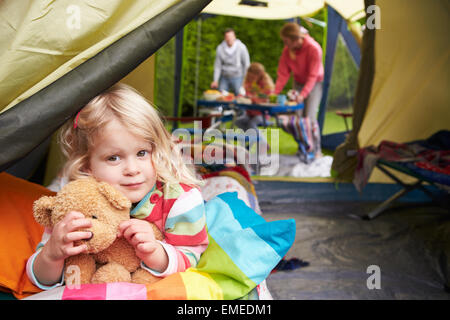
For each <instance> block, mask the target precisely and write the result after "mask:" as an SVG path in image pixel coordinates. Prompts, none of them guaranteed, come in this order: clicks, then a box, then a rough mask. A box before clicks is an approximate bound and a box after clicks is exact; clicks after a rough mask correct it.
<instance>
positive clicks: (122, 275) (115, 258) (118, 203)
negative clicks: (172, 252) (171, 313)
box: [33, 177, 163, 284]
mask: <svg viewBox="0 0 450 320" xmlns="http://www.w3.org/2000/svg"><path fill="white" fill-rule="evenodd" d="M130 207H131V202H130V201H129V200H128V199H127V198H126V197H125V196H124V195H123V194H122V193H120V192H119V191H118V190H116V189H115V188H114V187H112V186H111V185H109V184H108V183H106V182H98V181H96V180H95V179H94V178H92V177H86V178H80V179H77V180H74V181H71V182H69V183H68V184H66V185H65V186H64V187H63V188H62V189H61V190H60V191H59V192H58V193H57V194H56V195H55V196H43V197H41V198H39V199H38V200H36V201H35V202H34V204H33V214H34V218H35V220H36V221H37V222H38V223H39V224H41V225H43V226H45V227H48V228H52V227H53V226H54V225H55V224H56V223H58V222H59V221H60V220H62V219H63V218H64V216H65V215H66V214H67V213H69V212H70V211H79V212H81V213H83V214H84V215H85V216H86V218H89V219H91V220H92V227H91V228H89V229H86V230H83V231H90V232H91V233H92V237H91V238H90V239H86V240H81V241H79V242H77V243H75V245H80V244H81V243H86V245H87V247H88V250H87V251H86V252H84V253H82V254H79V255H75V256H71V257H69V258H67V259H66V260H65V267H64V279H65V280H66V284H67V280H69V279H70V280H71V281H73V280H74V279H75V281H79V283H80V284H86V283H108V282H133V283H143V284H150V283H153V282H156V281H158V280H159V279H160V278H158V277H155V276H153V275H152V274H151V273H150V272H148V271H146V270H144V269H142V268H141V267H140V259H139V258H138V257H137V256H136V253H135V250H134V248H133V246H132V245H131V244H129V243H128V241H127V240H126V239H125V238H123V237H120V238H119V237H117V234H118V230H119V224H120V223H121V222H122V221H125V220H128V219H130ZM151 225H152V228H153V231H154V234H155V238H156V239H157V240H162V239H163V236H162V234H161V232H160V230H159V229H158V228H157V227H156V226H155V225H154V224H151ZM74 266H76V267H77V269H78V268H79V269H78V270H79V273H80V274H79V278H78V280H77V278H74V274H73V270H77V269H74Z"/></svg>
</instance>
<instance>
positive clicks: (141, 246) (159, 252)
mask: <svg viewBox="0 0 450 320" xmlns="http://www.w3.org/2000/svg"><path fill="white" fill-rule="evenodd" d="M118 236H119V237H124V238H125V239H126V240H127V241H128V242H129V243H130V244H131V245H132V246H133V247H134V250H135V251H136V255H137V256H138V258H139V259H141V260H142V261H143V262H144V263H145V264H146V265H147V266H148V267H149V268H151V269H154V270H157V271H159V272H162V271H164V270H165V269H166V268H167V265H168V263H169V258H168V257H167V254H166V251H165V250H164V248H163V247H162V245H161V244H160V243H159V242H157V241H156V239H155V234H154V233H153V229H152V227H151V225H150V223H149V222H147V221H145V220H140V219H130V220H127V221H124V222H122V223H121V224H120V225H119V234H118Z"/></svg>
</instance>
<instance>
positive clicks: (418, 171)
mask: <svg viewBox="0 0 450 320" xmlns="http://www.w3.org/2000/svg"><path fill="white" fill-rule="evenodd" d="M376 167H377V168H378V169H380V170H381V172H383V173H384V174H386V175H387V176H388V177H390V178H391V179H392V180H394V181H395V182H396V183H397V184H399V185H401V186H402V187H403V189H401V190H399V191H398V192H397V193H395V194H394V195H392V196H391V197H390V198H389V199H387V200H386V201H384V202H383V203H381V204H380V205H379V206H377V207H376V208H375V209H373V210H372V211H370V212H369V213H368V214H366V215H364V216H362V217H361V218H362V219H363V220H372V219H374V218H375V217H377V216H378V215H380V214H381V213H383V211H385V210H386V209H388V208H389V207H390V205H391V204H392V203H393V202H394V201H396V200H397V199H399V198H400V197H402V196H404V195H405V194H407V193H408V192H410V191H413V190H416V189H419V190H421V191H422V192H424V193H425V194H426V195H427V196H428V197H430V198H431V199H432V201H433V202H434V203H437V204H438V205H440V206H442V207H444V208H446V209H447V210H450V207H449V204H450V202H449V194H448V190H447V194H446V195H445V196H444V198H442V196H441V195H440V194H434V193H433V192H431V191H430V190H428V189H427V188H425V186H424V185H423V183H429V184H431V185H433V186H435V187H437V188H442V187H441V186H442V185H445V186H450V176H449V175H446V174H439V173H437V172H433V171H429V170H425V169H422V168H419V167H416V166H415V165H414V164H413V163H410V162H394V161H387V160H383V159H379V160H378V161H377V164H376ZM387 168H390V169H394V171H398V172H401V173H404V174H407V175H409V176H411V177H414V178H416V179H418V181H417V182H415V183H405V182H403V181H402V180H400V178H398V177H397V176H395V174H394V173H392V172H390V171H388V170H387Z"/></svg>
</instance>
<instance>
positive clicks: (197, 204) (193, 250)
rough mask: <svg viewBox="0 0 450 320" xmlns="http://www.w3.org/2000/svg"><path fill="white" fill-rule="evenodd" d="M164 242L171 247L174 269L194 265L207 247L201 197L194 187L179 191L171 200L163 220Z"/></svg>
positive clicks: (182, 268) (177, 269)
mask: <svg viewBox="0 0 450 320" xmlns="http://www.w3.org/2000/svg"><path fill="white" fill-rule="evenodd" d="M164 236H165V238H164V242H165V243H166V244H167V245H169V246H173V248H174V249H175V250H173V251H172V254H170V253H169V252H168V254H170V256H169V260H170V259H173V260H174V261H175V262H176V263H174V264H173V265H174V268H175V265H176V271H175V272H179V271H184V270H186V269H187V268H189V267H195V266H196V265H197V263H198V260H199V259H200V255H201V254H202V253H203V252H204V251H205V250H206V247H207V246H208V234H207V232H206V216H205V206H204V201H203V197H202V195H201V193H200V191H199V190H198V189H196V188H191V189H189V190H187V191H186V192H184V193H182V194H181V195H180V196H179V197H178V199H177V200H176V201H175V202H174V204H173V206H172V208H171V210H170V211H169V214H168V216H167V219H166V224H165V232H164Z"/></svg>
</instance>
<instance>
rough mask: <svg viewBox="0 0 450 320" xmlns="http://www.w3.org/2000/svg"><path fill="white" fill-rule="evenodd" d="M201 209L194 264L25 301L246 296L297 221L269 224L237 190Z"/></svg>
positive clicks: (288, 241) (290, 238) (286, 245)
mask: <svg viewBox="0 0 450 320" xmlns="http://www.w3.org/2000/svg"><path fill="white" fill-rule="evenodd" d="M205 208H206V224H207V229H208V237H209V246H208V248H207V250H206V251H205V252H204V253H203V255H202V256H201V258H200V261H199V263H198V265H197V267H196V268H189V269H188V270H186V271H185V272H179V273H175V274H172V275H170V276H168V277H166V278H164V279H162V280H161V281H159V282H156V283H154V284H151V285H141V284H133V283H121V282H119V283H108V284H88V285H80V286H79V287H75V288H69V287H67V286H62V287H58V288H55V289H52V290H49V291H45V292H41V293H38V294H36V295H33V296H30V297H28V298H27V299H56V300H59V299H62V300H71V299H99V300H114V299H123V300H127V299H133V300H138V299H144V300H145V299H149V300H155V299H156V300H163V299H170V300H175V299H183V300H184V299H187V300H209V299H213V300H220V299H226V300H231V299H242V298H244V299H245V298H246V297H248V295H250V294H251V293H252V292H254V290H255V288H256V287H257V286H258V284H260V283H261V282H262V281H264V280H265V279H266V278H267V276H268V275H269V274H270V272H271V271H272V269H273V268H274V267H275V266H276V265H277V264H278V262H279V261H280V260H281V259H282V258H283V256H284V255H285V254H286V253H287V251H288V250H289V249H290V247H291V246H292V244H293V242H294V239H295V230H296V229H295V220H293V219H289V220H279V221H272V222H267V221H265V220H264V218H262V217H261V216H260V215H258V214H256V213H255V211H254V210H253V209H251V208H250V207H248V206H247V205H246V204H245V203H244V202H243V201H242V200H240V199H238V197H237V193H223V194H221V195H218V196H217V197H215V198H213V199H211V200H210V201H208V202H206V204H205Z"/></svg>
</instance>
